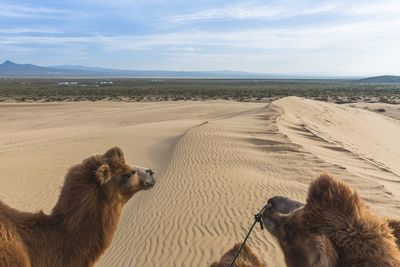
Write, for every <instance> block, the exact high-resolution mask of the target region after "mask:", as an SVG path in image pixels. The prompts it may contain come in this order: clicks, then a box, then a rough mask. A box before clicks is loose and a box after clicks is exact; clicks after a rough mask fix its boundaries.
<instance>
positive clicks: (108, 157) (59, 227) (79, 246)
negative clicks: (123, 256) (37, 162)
mask: <svg viewBox="0 0 400 267" xmlns="http://www.w3.org/2000/svg"><path fill="white" fill-rule="evenodd" d="M152 174H153V172H152V171H151V170H148V169H143V168H138V167H131V166H129V165H127V164H126V163H125V159H124V155H123V153H122V151H121V149H119V148H117V147H115V148H112V149H110V150H108V151H107V152H106V153H105V154H104V155H96V156H92V157H90V158H88V159H86V160H84V161H83V162H82V163H81V164H78V165H76V166H74V167H72V168H71V169H70V170H69V172H68V173H67V175H66V178H65V182H64V186H63V188H62V190H61V194H60V197H59V199H58V202H57V204H56V206H55V207H54V209H53V211H52V213H51V214H49V215H46V214H44V213H43V212H39V213H36V214H32V213H27V212H20V211H17V210H15V209H13V208H11V207H9V206H7V205H5V204H4V203H2V202H0V266H22V267H28V266H33V267H42V266H43V267H48V266H60V267H61V266H63V267H68V266H71V267H81V266H82V267H86V266H93V264H94V263H95V262H96V261H97V260H98V258H99V257H100V255H101V254H102V253H103V252H104V251H105V249H106V248H107V247H108V246H109V245H110V244H111V240H112V237H113V234H114V232H115V230H116V227H117V223H118V220H119V217H120V214H121V209H122V206H123V205H124V204H125V203H126V202H127V201H128V200H129V199H130V198H131V197H132V196H133V195H134V194H135V193H136V192H139V191H140V190H143V189H149V188H151V187H152V186H153V185H154V183H155V182H154V178H153V176H152Z"/></svg>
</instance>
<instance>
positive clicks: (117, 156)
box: [104, 147, 125, 167]
mask: <svg viewBox="0 0 400 267" xmlns="http://www.w3.org/2000/svg"><path fill="white" fill-rule="evenodd" d="M104 156H105V157H106V158H107V162H109V164H110V165H111V167H117V166H120V165H123V164H125V157H124V153H123V152H122V150H121V149H120V148H119V147H113V148H111V149H109V150H108V151H107V152H106V153H105V154H104Z"/></svg>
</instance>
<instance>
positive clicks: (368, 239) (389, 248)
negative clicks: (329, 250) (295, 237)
mask: <svg viewBox="0 0 400 267" xmlns="http://www.w3.org/2000/svg"><path fill="white" fill-rule="evenodd" d="M304 223H305V225H306V227H307V228H308V229H309V230H310V231H311V232H313V233H317V234H324V235H326V236H327V237H328V238H329V239H330V240H331V242H332V243H333V244H334V245H335V247H336V250H337V252H338V255H339V258H340V259H341V261H342V265H343V266H374V267H380V266H382V267H383V266H386V267H391V266H393V267H394V266H400V250H399V248H398V247H397V244H396V240H395V237H394V235H393V234H392V229H391V228H390V227H389V225H388V222H387V221H386V220H384V219H382V218H380V217H379V216H377V215H375V214H374V213H372V212H371V211H370V210H369V209H368V208H367V207H366V206H365V205H364V203H363V201H362V200H361V198H360V197H359V195H358V194H357V192H355V191H354V190H352V189H351V188H350V187H349V186H348V185H347V184H345V183H344V182H342V181H340V180H338V179H335V178H333V177H331V176H329V175H327V174H323V175H321V176H320V177H319V178H318V179H317V180H316V181H315V182H313V183H312V184H311V186H310V189H309V192H308V198H307V204H306V206H305V207H304Z"/></svg>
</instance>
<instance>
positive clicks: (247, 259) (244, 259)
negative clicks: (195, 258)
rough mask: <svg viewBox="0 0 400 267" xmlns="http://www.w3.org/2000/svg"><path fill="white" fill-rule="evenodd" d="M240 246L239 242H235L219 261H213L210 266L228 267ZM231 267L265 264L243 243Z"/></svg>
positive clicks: (259, 266)
mask: <svg viewBox="0 0 400 267" xmlns="http://www.w3.org/2000/svg"><path fill="white" fill-rule="evenodd" d="M240 246H241V243H237V244H235V246H234V247H233V248H231V249H230V250H228V251H227V252H226V253H225V254H224V255H223V256H222V258H221V260H220V261H219V262H214V263H213V264H211V266H210V267H229V266H230V265H231V263H232V260H233V258H234V257H235V256H236V253H237V252H238V251H239V248H240ZM233 267H266V265H265V264H264V263H262V261H261V260H260V259H259V258H258V256H257V255H256V254H255V253H254V252H253V251H252V250H251V249H250V247H249V246H247V244H245V245H244V247H243V250H242V251H241V252H240V254H239V256H238V258H237V259H236V261H235V263H234V265H233Z"/></svg>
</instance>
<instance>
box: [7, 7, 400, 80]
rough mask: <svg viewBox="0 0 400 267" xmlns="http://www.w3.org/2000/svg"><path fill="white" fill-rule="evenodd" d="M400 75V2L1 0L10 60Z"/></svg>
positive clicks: (150, 67)
mask: <svg viewBox="0 0 400 267" xmlns="http://www.w3.org/2000/svg"><path fill="white" fill-rule="evenodd" d="M4 60H12V61H14V62H17V63H32V64H36V65H41V66H57V65H84V66H96V67H108V68H118V69H137V70H184V71H199V70H237V71H248V72H260V73H284V74H313V75H341V76H356V75H360V76H365V75H381V74H394V75H399V74H400V0H395V1H393V0H379V1H365V0H355V1H350V0H338V1H329V0H316V1H305V0H297V1H293V0H287V1H275V0H271V1H269V0H264V1H257V0H255V1H237V0H191V1H188V0H146V1H138V0H131V1H129V0H114V1H112V0H107V1H105V0H80V1H78V0H57V1H54V0H42V1H34V0H24V1H21V0H12V1H11V0H6V1H3V0H0V61H4Z"/></svg>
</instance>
